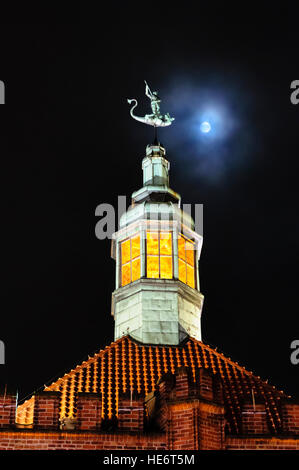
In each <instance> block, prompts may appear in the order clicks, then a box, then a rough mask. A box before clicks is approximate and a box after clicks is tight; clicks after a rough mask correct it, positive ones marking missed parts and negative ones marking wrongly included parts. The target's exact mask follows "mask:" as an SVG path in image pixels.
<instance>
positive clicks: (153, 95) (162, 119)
mask: <svg viewBox="0 0 299 470" xmlns="http://www.w3.org/2000/svg"><path fill="white" fill-rule="evenodd" d="M144 82H145V94H146V96H147V97H148V98H149V99H150V100H151V108H152V114H146V115H145V116H144V117H142V116H136V115H135V114H134V112H133V111H134V109H135V108H136V106H137V105H138V102H137V100H136V99H135V98H133V99H128V103H129V104H131V103H133V102H135V104H134V105H133V106H132V108H131V110H130V114H131V116H132V118H133V119H136V121H139V122H143V123H144V124H148V125H149V126H154V128H155V136H156V130H157V129H156V128H157V127H166V126H170V125H171V123H172V121H174V118H172V117H170V115H169V113H167V114H164V116H163V115H162V114H161V112H160V103H161V100H160V98H159V96H158V92H157V91H153V92H152V91H151V89H150V87H149V86H148V84H147V82H146V81H145V80H144Z"/></svg>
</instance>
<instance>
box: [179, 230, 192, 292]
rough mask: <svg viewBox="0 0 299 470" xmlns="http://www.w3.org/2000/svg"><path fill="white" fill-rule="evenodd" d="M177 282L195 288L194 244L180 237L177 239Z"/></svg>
mask: <svg viewBox="0 0 299 470" xmlns="http://www.w3.org/2000/svg"><path fill="white" fill-rule="evenodd" d="M178 255H179V280H180V281H182V282H184V283H185V284H187V285H188V286H190V287H193V288H195V247H194V242H193V241H191V240H188V239H187V238H185V237H183V236H182V235H180V236H179V238H178Z"/></svg>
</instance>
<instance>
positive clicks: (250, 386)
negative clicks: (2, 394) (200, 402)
mask: <svg viewBox="0 0 299 470" xmlns="http://www.w3.org/2000/svg"><path fill="white" fill-rule="evenodd" d="M181 366H186V367H189V368H190V369H191V372H192V377H193V381H194V382H195V380H196V371H197V370H198V369H199V368H201V367H204V368H206V369H210V370H211V371H212V372H213V373H214V374H219V375H220V376H221V378H222V382H223V388H224V400H225V405H226V411H227V420H228V426H229V429H230V431H231V432H234V433H238V432H240V429H241V427H240V420H241V406H242V401H243V400H244V399H250V398H251V397H252V390H253V392H254V395H255V398H256V399H262V400H263V401H264V402H265V407H266V412H267V417H268V422H269V423H270V426H271V430H272V432H273V433H277V432H279V431H280V429H281V416H280V399H281V398H288V397H287V395H285V394H284V393H283V392H282V391H278V390H276V389H275V387H272V386H271V385H269V384H268V383H267V381H263V380H261V378H260V377H256V376H254V375H253V374H252V372H249V371H247V370H246V369H245V368H244V367H242V366H240V365H239V364H237V363H236V362H233V361H232V360H231V359H230V358H226V357H225V356H224V355H223V354H222V353H219V352H218V351H216V350H215V349H213V348H211V347H210V346H208V345H206V344H204V343H202V342H201V341H197V340H195V339H194V338H188V339H187V340H186V341H184V342H183V343H182V344H181V345H179V346H167V345H144V344H140V343H138V342H136V341H135V340H133V339H132V338H130V337H129V336H124V337H122V338H120V339H118V340H117V341H115V342H113V343H111V344H110V346H107V347H106V348H105V349H104V350H101V351H100V352H98V353H97V354H95V355H94V356H93V357H90V358H89V359H88V360H87V361H84V362H83V363H82V364H80V365H78V366H77V367H76V368H75V369H73V370H71V371H70V372H69V373H67V374H65V375H64V376H63V377H61V378H59V379H58V380H56V381H55V382H53V383H52V384H51V385H49V386H47V387H45V389H44V390H45V391H60V392H61V406H60V417H61V418H64V417H73V416H75V415H76V411H77V409H76V396H77V393H78V392H94V393H99V395H100V394H101V396H102V417H103V419H111V418H114V417H116V416H117V410H118V399H119V395H120V394H121V393H127V392H130V391H132V392H133V393H137V394H141V395H142V396H145V395H147V394H148V393H149V392H151V391H153V390H155V388H156V384H157V382H158V380H159V378H160V377H161V376H162V375H164V374H165V373H167V372H171V373H172V374H173V373H175V370H176V369H177V368H178V367H181ZM33 406H34V397H32V398H30V399H29V400H27V401H26V402H25V403H23V404H22V405H19V407H18V410H17V423H19V424H30V423H32V422H33Z"/></svg>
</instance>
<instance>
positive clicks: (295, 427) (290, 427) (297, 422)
mask: <svg viewBox="0 0 299 470" xmlns="http://www.w3.org/2000/svg"><path fill="white" fill-rule="evenodd" d="M282 422H283V431H284V433H287V434H295V435H296V436H299V404H298V403H284V404H283V406H282Z"/></svg>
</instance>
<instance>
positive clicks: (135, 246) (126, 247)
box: [121, 235, 140, 286]
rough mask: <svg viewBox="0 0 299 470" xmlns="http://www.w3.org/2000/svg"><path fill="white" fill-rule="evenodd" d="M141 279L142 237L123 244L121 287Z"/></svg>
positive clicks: (129, 239) (128, 240)
mask: <svg viewBox="0 0 299 470" xmlns="http://www.w3.org/2000/svg"><path fill="white" fill-rule="evenodd" d="M139 278H140V235H137V236H136V237H132V238H128V239H127V240H125V241H123V242H122V243H121V285H122V286H126V285H127V284H129V283H130V282H133V281H136V279H139Z"/></svg>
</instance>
